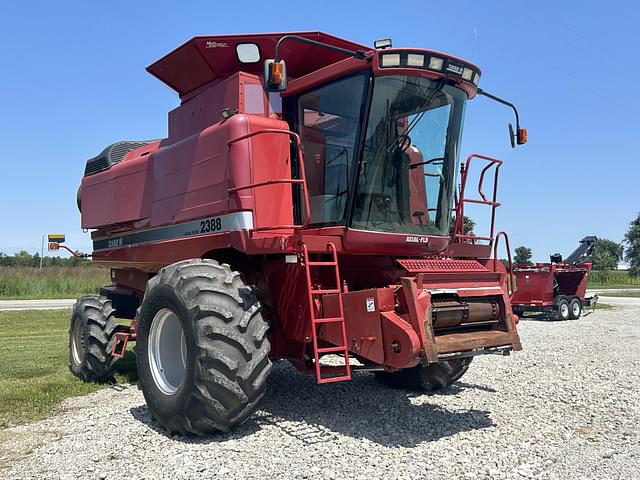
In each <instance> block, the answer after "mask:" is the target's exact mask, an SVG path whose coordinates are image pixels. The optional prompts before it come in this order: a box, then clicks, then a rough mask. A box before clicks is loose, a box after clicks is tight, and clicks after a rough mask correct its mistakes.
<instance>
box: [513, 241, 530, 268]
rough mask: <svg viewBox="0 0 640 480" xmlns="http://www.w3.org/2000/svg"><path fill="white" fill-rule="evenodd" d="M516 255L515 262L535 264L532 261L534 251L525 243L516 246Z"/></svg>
mask: <svg viewBox="0 0 640 480" xmlns="http://www.w3.org/2000/svg"><path fill="white" fill-rule="evenodd" d="M515 252H516V256H515V257H513V262H514V263H524V264H526V265H533V262H531V257H532V256H533V252H532V251H531V249H530V248H529V247H525V246H524V245H522V246H520V247H518V248H516V250H515Z"/></svg>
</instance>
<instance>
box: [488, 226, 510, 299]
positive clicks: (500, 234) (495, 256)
mask: <svg viewBox="0 0 640 480" xmlns="http://www.w3.org/2000/svg"><path fill="white" fill-rule="evenodd" d="M500 237H502V238H504V244H505V247H507V258H508V259H509V270H508V271H507V274H508V275H509V281H508V282H507V285H508V287H509V295H511V294H512V293H513V285H512V282H513V262H512V260H511V247H510V246H509V236H508V235H507V232H502V231H501V232H498V233H496V239H495V240H496V243H495V245H494V246H493V271H494V272H497V271H498V270H497V268H496V263H497V262H498V243H499V242H498V241H499V240H500Z"/></svg>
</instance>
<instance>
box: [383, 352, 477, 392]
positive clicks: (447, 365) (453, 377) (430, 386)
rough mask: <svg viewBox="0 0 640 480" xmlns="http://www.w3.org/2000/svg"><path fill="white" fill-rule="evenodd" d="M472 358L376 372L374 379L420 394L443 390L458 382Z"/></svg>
mask: <svg viewBox="0 0 640 480" xmlns="http://www.w3.org/2000/svg"><path fill="white" fill-rule="evenodd" d="M472 361H473V357H467V358H456V359H453V360H445V361H442V362H438V363H431V364H429V365H427V366H424V365H416V366H415V367H411V368H405V369H404V370H400V371H399V372H376V374H375V376H376V379H377V380H379V381H381V382H383V383H385V384H386V385H389V386H391V387H395V388H405V389H408V390H415V391H421V392H435V391H438V390H444V389H445V388H447V387H449V386H451V384H453V383H454V382H456V381H458V380H459V379H460V378H461V377H462V376H463V375H464V374H465V373H466V372H467V370H468V369H469V365H470V364H471V362H472Z"/></svg>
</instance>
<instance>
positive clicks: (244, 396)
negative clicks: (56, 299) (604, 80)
mask: <svg viewBox="0 0 640 480" xmlns="http://www.w3.org/2000/svg"><path fill="white" fill-rule="evenodd" d="M285 62H286V63H285ZM148 71H149V72H150V73H151V74H152V75H155V76H156V77H157V78H159V79H160V80H162V81H163V82H165V83H166V84H167V85H168V86H170V87H171V88H172V89H174V90H175V91H176V92H177V93H178V95H179V97H180V105H179V106H178V107H177V108H175V109H174V110H172V111H171V112H169V129H168V137H167V138H164V139H162V140H154V141H122V142H117V143H115V144H113V145H110V146H109V147H107V148H106V149H105V150H104V151H103V152H102V153H100V154H99V155H98V156H96V157H94V158H92V159H90V160H88V161H87V164H86V169H85V172H84V177H83V179H82V184H81V187H80V191H79V195H78V204H79V207H80V209H81V218H82V227H83V228H86V229H91V230H92V234H91V235H92V239H93V261H94V262H95V263H96V264H97V265H103V266H105V267H108V268H110V269H111V279H112V285H109V286H105V287H104V288H102V289H101V291H100V294H99V295H94V296H87V297H82V298H80V299H79V300H78V302H77V303H76V305H75V307H74V310H73V314H72V318H71V328H70V342H69V344H70V362H71V370H72V371H73V372H74V373H75V374H76V375H77V376H79V377H81V378H83V379H84V380H86V381H104V380H106V379H109V378H110V377H111V376H112V374H113V372H114V363H115V362H116V361H117V360H118V359H119V358H121V357H122V356H123V355H124V353H125V348H126V345H127V342H129V341H134V340H135V341H136V342H137V344H136V348H135V352H136V357H137V367H138V374H139V378H140V386H141V388H142V390H143V392H144V396H145V398H146V401H147V404H148V406H149V409H150V411H151V413H152V414H153V416H154V417H155V418H156V419H157V420H158V422H160V424H161V425H163V426H164V428H166V429H167V430H168V431H170V432H179V433H182V434H208V433H211V432H215V431H228V430H229V429H231V428H233V427H234V426H235V425H237V424H239V423H241V422H243V421H244V420H246V419H247V418H248V417H249V416H250V415H251V413H252V412H253V411H254V410H255V409H256V408H257V407H258V405H259V402H260V400H261V398H262V397H263V395H264V393H265V387H266V381H267V376H268V374H269V370H270V368H271V360H272V359H274V358H280V359H287V360H289V361H290V362H291V363H292V364H293V365H294V366H295V367H297V368H298V369H299V370H301V371H303V372H307V373H310V374H312V375H314V376H315V379H316V381H317V383H321V384H322V383H328V382H340V381H346V380H350V379H351V376H352V372H353V370H354V369H362V370H367V371H373V372H376V375H377V377H378V378H379V379H380V380H381V381H384V382H386V383H389V384H392V385H398V386H403V387H407V388H416V389H421V390H426V391H429V390H437V389H440V388H444V387H447V386H448V385H450V384H451V383H452V382H454V381H456V380H457V379H459V378H460V377H461V376H462V375H463V374H464V373H465V372H466V370H467V368H468V366H469V364H470V363H471V360H472V359H473V357H474V356H476V355H482V354H508V353H509V352H510V351H512V350H520V349H521V346H520V340H519V337H518V333H517V330H516V324H517V321H518V317H517V316H516V315H514V314H513V312H512V309H511V304H510V302H509V291H508V289H507V277H508V275H507V272H506V269H505V268H504V267H503V265H502V263H500V262H497V261H496V259H495V254H496V251H497V248H496V247H497V245H496V242H497V240H498V239H499V237H501V236H502V237H503V238H504V239H505V240H506V235H505V234H504V233H503V232H500V233H497V234H496V233H495V232H494V219H495V213H496V208H497V207H498V206H499V203H498V202H497V200H496V188H497V179H498V170H499V169H500V167H501V166H502V161H500V160H496V159H494V158H490V157H487V156H483V155H477V154H474V155H470V156H469V157H468V158H467V159H466V161H465V162H464V163H463V164H462V165H460V164H459V159H458V153H459V147H460V138H461V131H462V122H463V114H464V109H465V104H466V102H467V101H468V100H471V99H473V98H474V97H475V96H476V95H484V96H486V97H489V98H491V99H493V100H496V101H498V102H500V103H502V104H505V105H507V106H509V107H511V108H513V110H514V112H515V113H516V130H515V132H514V130H513V129H512V128H510V139H511V143H512V145H515V144H516V143H517V144H523V143H525V142H526V130H525V129H521V128H520V127H519V122H518V118H517V111H516V110H515V107H514V106H513V105H512V104H510V103H509V102H506V101H504V100H501V99H499V98H498V97H495V96H493V95H490V94H488V93H486V92H483V91H482V90H481V89H479V88H478V82H479V80H480V70H479V69H478V67H476V66H475V65H473V64H471V63H469V62H467V61H465V60H461V59H459V58H456V57H453V56H450V55H446V54H443V53H439V52H434V51H429V50H423V49H417V48H402V49H396V48H391V41H390V40H388V41H381V42H376V46H375V48H369V47H366V46H364V45H359V44H356V43H354V42H350V41H347V40H343V39H340V38H336V37H334V36H331V35H328V34H325V33H320V32H315V33H298V34H255V35H228V36H210V37H196V38H193V39H192V40H190V41H188V42H187V43H185V44H184V45H182V46H181V47H179V48H178V49H176V50H175V51H173V52H171V53H170V54H168V55H166V56H165V57H163V58H162V59H160V60H158V61H157V62H155V63H154V64H152V65H151V66H150V67H148ZM478 162H483V165H482V169H481V170H479V172H481V174H480V175H479V177H480V181H479V184H478V186H477V188H478V195H479V196H473V197H472V198H469V197H468V195H467V189H469V188H470V187H469V186H468V185H467V178H468V173H469V169H470V167H471V166H473V165H475V164H477V163H478ZM459 171H461V178H460V182H461V184H460V188H459V190H457V189H456V174H457V172H459ZM487 177H491V178H490V182H491V187H492V190H493V191H492V192H491V193H490V194H489V195H485V193H484V190H483V183H484V179H485V178H487ZM468 202H473V203H476V204H482V205H486V206H488V209H489V210H490V215H491V231H490V232H489V234H488V235H487V236H486V237H471V236H470V235H466V234H465V233H464V231H463V221H462V220H463V218H464V206H465V204H466V203H468ZM454 215H455V219H456V220H455V227H454V229H453V231H450V222H451V219H452V217H453V216H454ZM507 243H508V242H507ZM507 249H508V245H507ZM492 255H493V256H492ZM116 316H117V317H119V318H125V319H130V320H131V323H130V326H122V325H120V324H117V323H116V322H115V317H116ZM325 355H334V356H335V355H337V356H338V357H340V358H341V360H339V359H338V362H337V363H338V364H337V365H336V361H335V357H334V362H333V365H327V363H326V361H325V362H323V361H321V360H322V357H324V356H325ZM355 360H357V362H355ZM300 401H304V399H300Z"/></svg>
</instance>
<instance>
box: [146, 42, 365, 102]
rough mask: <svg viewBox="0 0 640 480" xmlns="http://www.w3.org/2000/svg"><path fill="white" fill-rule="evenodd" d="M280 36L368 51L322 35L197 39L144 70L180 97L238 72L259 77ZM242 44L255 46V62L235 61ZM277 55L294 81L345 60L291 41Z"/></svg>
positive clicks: (324, 50) (335, 54) (329, 51)
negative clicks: (238, 48) (256, 48)
mask: <svg viewBox="0 0 640 480" xmlns="http://www.w3.org/2000/svg"><path fill="white" fill-rule="evenodd" d="M284 35H299V36H301V37H305V38H308V39H311V40H316V41H319V42H323V43H327V44H329V45H334V46H337V47H342V48H346V49H349V50H369V49H370V48H369V47H366V46H364V45H361V44H358V43H354V42H351V41H349V40H344V39H342V38H339V37H335V36H333V35H329V34H328V33H323V32H286V33H257V34H246V35H214V36H198V37H193V38H192V39H191V40H189V41H187V42H186V43H184V44H182V45H181V46H179V47H178V48H176V49H175V50H174V51H172V52H171V53H169V54H167V55H165V56H164V57H162V58H161V59H160V60H157V61H156V62H154V63H152V64H151V65H149V66H148V67H147V71H148V72H149V73H151V75H153V76H155V77H156V78H158V79H159V80H161V81H162V82H164V83H165V84H167V85H168V86H169V87H171V88H172V89H173V90H175V91H176V92H177V93H178V95H180V96H181V97H182V96H183V95H186V94H188V93H189V92H192V91H194V90H196V89H197V88H199V87H202V86H203V85H205V84H207V83H209V82H211V81H213V80H216V79H219V78H227V77H229V76H231V75H233V74H234V73H236V72H238V71H243V72H247V73H252V74H256V75H259V74H261V73H262V69H263V66H262V65H263V62H264V60H266V59H267V58H273V56H274V53H275V46H276V42H277V41H278V40H279V39H280V37H282V36H284ZM243 43H253V44H255V45H257V46H258V50H259V52H260V58H259V60H258V61H256V62H253V63H242V62H241V61H240V60H239V58H238V54H237V52H236V46H237V45H238V44H243ZM278 55H279V56H280V57H281V58H283V59H285V61H286V62H287V74H288V75H290V76H291V77H294V78H296V77H301V76H303V75H306V74H308V73H311V72H313V71H315V70H318V69H320V68H322V67H326V66H327V65H331V64H332V63H335V62H338V61H340V60H343V59H345V58H347V57H348V55H347V54H345V53H341V52H336V51H333V50H328V49H325V48H321V47H317V46H314V45H308V44H303V43H300V42H296V41H295V40H287V41H285V42H283V43H282V44H281V46H280V49H279V52H278Z"/></svg>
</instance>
